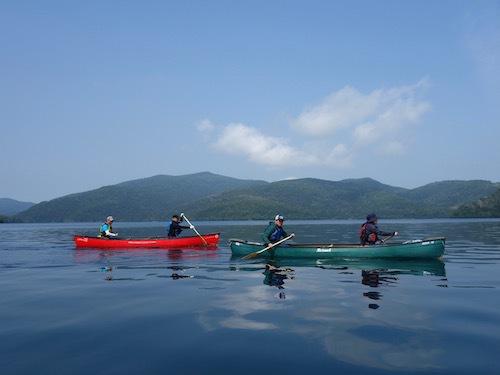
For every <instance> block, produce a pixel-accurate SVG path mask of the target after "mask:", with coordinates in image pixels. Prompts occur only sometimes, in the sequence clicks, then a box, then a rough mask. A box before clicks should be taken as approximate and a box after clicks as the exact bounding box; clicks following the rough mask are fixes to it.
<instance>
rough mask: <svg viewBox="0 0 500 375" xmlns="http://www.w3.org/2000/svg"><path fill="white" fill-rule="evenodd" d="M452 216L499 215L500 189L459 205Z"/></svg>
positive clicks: (491, 216) (489, 216) (485, 216)
mask: <svg viewBox="0 0 500 375" xmlns="http://www.w3.org/2000/svg"><path fill="white" fill-rule="evenodd" d="M453 217H457V218H466V217H482V218H493V217H495V218H496V217H500V189H498V190H497V191H496V192H495V193H493V194H492V195H490V196H488V197H484V198H481V199H478V200H477V201H475V202H472V203H468V204H464V205H462V206H460V207H459V208H458V209H457V210H455V211H454V213H453Z"/></svg>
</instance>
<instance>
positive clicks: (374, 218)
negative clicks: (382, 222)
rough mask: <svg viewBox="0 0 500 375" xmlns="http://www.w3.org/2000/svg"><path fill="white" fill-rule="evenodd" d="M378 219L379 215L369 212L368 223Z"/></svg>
mask: <svg viewBox="0 0 500 375" xmlns="http://www.w3.org/2000/svg"><path fill="white" fill-rule="evenodd" d="M377 220H378V217H377V215H375V214H374V213H371V214H368V215H367V216H366V222H367V223H374V222H376V221H377Z"/></svg>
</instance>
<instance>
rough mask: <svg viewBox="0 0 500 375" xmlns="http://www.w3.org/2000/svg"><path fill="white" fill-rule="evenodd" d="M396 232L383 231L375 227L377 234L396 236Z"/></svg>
mask: <svg viewBox="0 0 500 375" xmlns="http://www.w3.org/2000/svg"><path fill="white" fill-rule="evenodd" d="M397 235H398V232H384V231H383V230H380V229H378V228H377V236H397Z"/></svg>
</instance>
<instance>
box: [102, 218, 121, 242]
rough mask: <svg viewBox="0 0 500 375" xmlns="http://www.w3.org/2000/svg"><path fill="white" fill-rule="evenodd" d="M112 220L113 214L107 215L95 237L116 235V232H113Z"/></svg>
mask: <svg viewBox="0 0 500 375" xmlns="http://www.w3.org/2000/svg"><path fill="white" fill-rule="evenodd" d="M113 221H114V219H113V216H108V217H107V218H106V222H104V223H103V224H102V225H101V228H100V230H99V235H98V236H97V237H106V238H110V237H117V236H118V233H114V232H113Z"/></svg>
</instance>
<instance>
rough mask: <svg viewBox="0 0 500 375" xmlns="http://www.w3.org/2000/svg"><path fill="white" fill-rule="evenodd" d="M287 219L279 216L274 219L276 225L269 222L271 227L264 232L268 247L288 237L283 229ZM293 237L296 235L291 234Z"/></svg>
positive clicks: (263, 237)
mask: <svg viewBox="0 0 500 375" xmlns="http://www.w3.org/2000/svg"><path fill="white" fill-rule="evenodd" d="M284 221H285V219H284V218H283V216H282V215H281V214H278V215H276V216H275V218H274V223H273V222H272V221H270V222H269V226H268V227H267V228H266V230H265V231H264V234H263V235H262V239H263V240H264V243H265V244H266V246H271V247H272V246H273V244H274V243H276V242H278V241H279V240H280V239H281V238H282V237H288V233H287V232H286V231H285V229H283V222H284ZM291 236H292V237H295V233H292V234H291Z"/></svg>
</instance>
